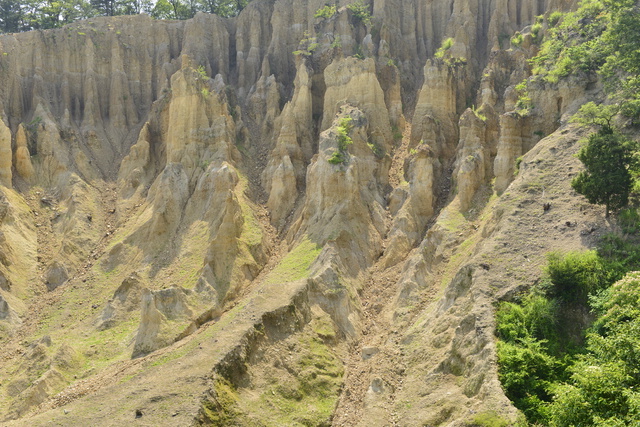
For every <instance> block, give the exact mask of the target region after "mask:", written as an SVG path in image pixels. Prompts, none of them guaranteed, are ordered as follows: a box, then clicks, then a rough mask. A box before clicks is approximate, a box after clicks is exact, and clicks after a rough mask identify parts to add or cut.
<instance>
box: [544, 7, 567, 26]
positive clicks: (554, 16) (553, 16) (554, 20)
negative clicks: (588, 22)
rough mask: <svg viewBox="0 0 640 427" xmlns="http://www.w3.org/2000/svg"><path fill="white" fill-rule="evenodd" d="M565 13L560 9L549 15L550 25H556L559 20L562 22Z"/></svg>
mask: <svg viewBox="0 0 640 427" xmlns="http://www.w3.org/2000/svg"><path fill="white" fill-rule="evenodd" d="M563 15H564V14H563V13H562V12H559V11H555V12H552V13H551V15H549V18H548V19H547V22H548V23H549V26H551V27H555V26H556V25H557V24H558V22H560V20H561V19H562V16H563Z"/></svg>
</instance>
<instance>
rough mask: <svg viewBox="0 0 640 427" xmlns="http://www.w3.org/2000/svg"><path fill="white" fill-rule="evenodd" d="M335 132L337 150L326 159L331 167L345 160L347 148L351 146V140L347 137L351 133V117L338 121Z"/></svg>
mask: <svg viewBox="0 0 640 427" xmlns="http://www.w3.org/2000/svg"><path fill="white" fill-rule="evenodd" d="M336 132H337V138H336V139H337V141H338V149H337V150H335V151H334V152H333V153H332V154H331V157H329V159H328V162H329V163H331V164H332V165H339V164H342V163H344V162H345V161H346V160H347V156H348V152H347V147H348V146H349V145H351V144H353V140H352V139H351V137H350V136H349V132H351V117H349V116H346V117H343V118H342V119H340V122H339V125H338V127H337V128H336Z"/></svg>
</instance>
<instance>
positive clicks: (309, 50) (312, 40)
mask: <svg viewBox="0 0 640 427" xmlns="http://www.w3.org/2000/svg"><path fill="white" fill-rule="evenodd" d="M319 46H320V44H319V43H318V41H317V38H316V37H312V36H311V34H309V32H308V31H305V32H304V35H303V38H302V40H300V43H298V50H295V51H294V52H293V54H294V55H302V56H311V55H312V54H313V52H314V51H315V50H316V49H317V48H318V47H319Z"/></svg>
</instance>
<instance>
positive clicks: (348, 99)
mask: <svg viewBox="0 0 640 427" xmlns="http://www.w3.org/2000/svg"><path fill="white" fill-rule="evenodd" d="M324 81H325V84H326V87H327V89H326V91H325V94H324V109H323V119H322V125H321V127H320V128H321V130H325V129H327V128H329V126H330V125H331V124H332V123H333V120H334V118H335V114H336V113H337V112H338V111H339V109H340V107H341V106H342V105H344V104H351V105H354V106H357V107H358V108H359V109H360V110H362V111H363V112H364V113H365V114H366V117H367V120H368V121H369V128H370V129H369V135H370V138H371V143H373V144H375V145H376V146H378V147H379V148H380V149H382V150H384V152H386V151H388V150H389V148H390V142H391V125H390V123H389V114H388V111H387V108H386V104H385V99H384V93H383V92H382V88H381V87H380V83H379V82H378V78H377V76H376V66H375V61H374V60H373V59H372V58H366V59H363V60H360V59H357V58H354V57H348V58H339V59H335V60H334V61H333V62H332V63H331V64H330V65H329V66H327V68H326V69H325V70H324Z"/></svg>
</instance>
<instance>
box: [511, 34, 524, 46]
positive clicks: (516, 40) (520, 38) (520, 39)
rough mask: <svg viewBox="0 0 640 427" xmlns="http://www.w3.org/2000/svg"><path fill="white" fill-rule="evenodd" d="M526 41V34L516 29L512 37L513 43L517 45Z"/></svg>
mask: <svg viewBox="0 0 640 427" xmlns="http://www.w3.org/2000/svg"><path fill="white" fill-rule="evenodd" d="M523 41H524V36H523V35H522V33H521V32H520V31H516V32H515V33H514V34H513V37H511V44H512V45H513V46H515V47H520V46H522V42H523Z"/></svg>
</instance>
